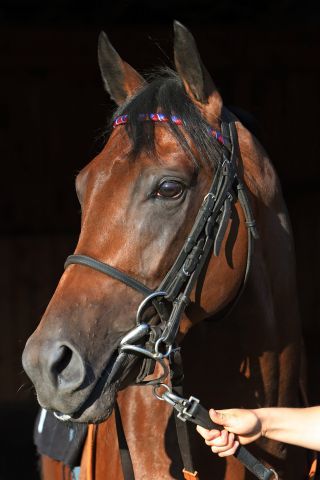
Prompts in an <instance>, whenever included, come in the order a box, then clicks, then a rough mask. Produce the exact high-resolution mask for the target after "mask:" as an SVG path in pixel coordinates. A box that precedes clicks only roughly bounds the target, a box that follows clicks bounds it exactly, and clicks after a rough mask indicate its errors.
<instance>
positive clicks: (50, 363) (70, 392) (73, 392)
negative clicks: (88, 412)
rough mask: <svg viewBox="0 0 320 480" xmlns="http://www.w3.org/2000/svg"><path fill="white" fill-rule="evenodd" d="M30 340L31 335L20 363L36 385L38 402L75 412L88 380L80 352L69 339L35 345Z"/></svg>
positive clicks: (51, 407) (45, 405) (31, 338)
mask: <svg viewBox="0 0 320 480" xmlns="http://www.w3.org/2000/svg"><path fill="white" fill-rule="evenodd" d="M33 343H34V341H33V337H30V339H29V340H28V342H27V345H26V347H25V349H24V352H23V355H22V363H23V368H24V370H25V372H26V373H27V375H28V376H29V377H30V379H31V380H32V382H33V383H34V385H35V387H36V391H37V394H38V399H39V402H40V403H41V404H42V405H43V406H44V407H45V408H50V409H56V410H59V411H62V412H63V413H72V412H74V411H75V410H76V409H77V408H78V406H79V403H81V402H82V400H83V399H82V393H81V390H82V389H83V387H85V383H86V381H88V380H89V378H88V373H89V372H88V371H87V368H86V366H85V362H84V361H83V359H82V357H81V355H80V353H79V352H78V350H77V348H76V347H75V346H74V345H72V344H71V343H70V342H68V341H65V342H64V341H59V342H56V341H55V342H51V343H50V342H48V341H47V342H46V343H45V344H44V345H42V346H41V347H37V348H36V346H35V345H34V344H33ZM89 382H90V381H89ZM83 393H84V392H83Z"/></svg>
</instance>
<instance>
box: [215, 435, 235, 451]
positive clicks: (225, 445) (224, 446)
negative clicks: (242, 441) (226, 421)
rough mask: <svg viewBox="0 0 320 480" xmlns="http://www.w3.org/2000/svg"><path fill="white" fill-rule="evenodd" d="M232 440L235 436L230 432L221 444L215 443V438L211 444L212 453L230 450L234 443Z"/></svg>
mask: <svg viewBox="0 0 320 480" xmlns="http://www.w3.org/2000/svg"><path fill="white" fill-rule="evenodd" d="M234 441H235V438H234V435H233V434H230V435H229V436H228V437H227V441H225V442H224V443H223V444H221V445H219V444H218V445H217V440H214V441H213V442H212V443H211V445H212V447H211V449H212V451H213V452H214V453H221V452H226V451H227V450H230V448H232V447H233V445H234Z"/></svg>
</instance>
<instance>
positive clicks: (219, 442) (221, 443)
mask: <svg viewBox="0 0 320 480" xmlns="http://www.w3.org/2000/svg"><path fill="white" fill-rule="evenodd" d="M216 431H217V430H216ZM230 435H231V434H229V433H228V432H227V431H226V430H221V432H220V435H219V436H217V437H215V438H212V439H208V440H206V444H207V445H212V446H215V447H225V446H227V445H229V443H230V440H229V436H230ZM232 441H233V438H232Z"/></svg>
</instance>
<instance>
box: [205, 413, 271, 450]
mask: <svg viewBox="0 0 320 480" xmlns="http://www.w3.org/2000/svg"><path fill="white" fill-rule="evenodd" d="M209 414H210V418H211V420H212V421H213V422H214V423H217V424H218V425H222V426H223V427H224V430H221V431H220V430H207V429H205V428H203V427H200V426H197V431H198V432H199V433H200V435H201V436H202V437H203V438H204V439H205V441H206V444H207V445H209V446H211V450H212V451H213V452H214V453H217V454H218V455H219V457H226V456H228V455H233V454H234V453H235V452H236V450H237V448H238V447H239V444H241V445H246V444H247V443H251V442H254V441H255V440H257V439H258V438H260V437H261V435H262V427H261V422H260V419H259V417H258V415H257V413H256V412H255V411H254V410H246V409H238V408H237V409H229V410H217V411H216V410H213V409H211V410H210V412H209Z"/></svg>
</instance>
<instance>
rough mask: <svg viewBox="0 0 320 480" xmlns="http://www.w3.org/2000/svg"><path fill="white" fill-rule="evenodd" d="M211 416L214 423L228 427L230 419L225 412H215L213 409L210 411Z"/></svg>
mask: <svg viewBox="0 0 320 480" xmlns="http://www.w3.org/2000/svg"><path fill="white" fill-rule="evenodd" d="M209 415H210V418H211V420H212V421H213V422H214V423H217V424H218V425H222V426H223V427H228V426H229V425H228V423H229V422H228V421H229V418H228V415H227V414H226V413H225V412H224V411H223V410H214V409H213V408H211V409H210V410H209Z"/></svg>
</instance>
